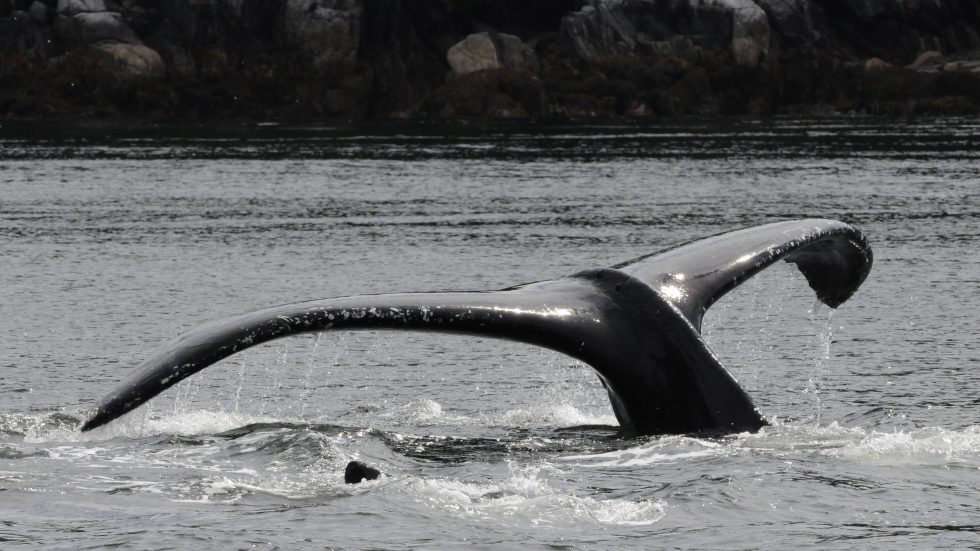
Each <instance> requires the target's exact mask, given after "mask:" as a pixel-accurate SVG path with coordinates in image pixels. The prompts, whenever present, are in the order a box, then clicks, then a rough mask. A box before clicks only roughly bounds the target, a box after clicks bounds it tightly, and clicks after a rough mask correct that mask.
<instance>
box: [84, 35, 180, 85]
mask: <svg viewBox="0 0 980 551" xmlns="http://www.w3.org/2000/svg"><path fill="white" fill-rule="evenodd" d="M89 55H90V56H91V58H92V60H93V61H95V63H96V64H97V65H98V66H99V67H100V68H102V69H103V70H105V71H106V72H108V73H110V74H112V75H113V76H115V77H117V78H119V79H121V80H136V79H154V78H161V77H163V76H164V75H165V74H166V67H164V65H163V59H161V58H160V54H158V53H157V52H156V51H155V50H152V49H150V48H147V47H146V46H143V45H141V44H119V43H116V44H98V45H96V46H94V47H92V48H91V49H90V50H89Z"/></svg>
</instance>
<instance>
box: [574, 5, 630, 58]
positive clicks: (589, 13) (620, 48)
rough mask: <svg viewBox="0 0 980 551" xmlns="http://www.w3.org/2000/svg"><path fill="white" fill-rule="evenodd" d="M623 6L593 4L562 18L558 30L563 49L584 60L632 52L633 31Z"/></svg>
mask: <svg viewBox="0 0 980 551" xmlns="http://www.w3.org/2000/svg"><path fill="white" fill-rule="evenodd" d="M627 3H628V2H626V1H622V0H617V1H608V2H606V1H596V2H593V3H592V4H591V5H589V6H586V7H584V8H582V9H581V10H579V11H578V12H575V13H573V14H570V15H568V16H566V17H564V18H563V19H562V21H561V27H560V29H559V37H560V40H561V42H562V45H563V46H564V48H565V49H566V50H568V51H570V52H572V53H574V54H575V55H576V56H578V57H579V58H581V59H587V60H588V59H597V58H600V57H604V56H608V55H612V54H618V53H627V52H632V51H633V48H634V47H635V46H636V29H635V28H634V27H633V24H632V23H631V22H630V19H629V18H628V17H626V14H625V13H624V9H623V8H624V4H627ZM637 3H638V2H637Z"/></svg>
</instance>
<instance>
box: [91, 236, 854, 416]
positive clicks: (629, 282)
mask: <svg viewBox="0 0 980 551" xmlns="http://www.w3.org/2000/svg"><path fill="white" fill-rule="evenodd" d="M780 259H785V260H787V261H789V262H793V263H795V264H796V265H797V266H798V267H799V268H800V270H801V271H802V272H803V274H804V275H805V276H806V278H807V281H808V282H809V283H810V286H811V287H812V288H813V289H814V290H815V291H816V293H817V297H818V298H819V299H820V300H821V301H823V302H824V303H826V304H828V305H829V306H832V307H836V306H838V305H840V304H841V303H842V302H844V301H845V300H846V299H847V298H848V297H850V296H851V295H852V294H853V293H854V291H856V290H857V288H858V287H859V286H860V284H861V282H863V281H864V278H865V277H866V276H867V274H868V272H869V270H870V268H871V263H872V255H871V250H870V247H869V246H868V244H867V242H866V240H865V239H864V237H863V235H861V233H860V232H859V231H858V230H856V229H855V228H853V227H851V226H849V225H847V224H844V223H841V222H836V221H831V220H801V221H789V222H778V223H775V224H767V225H763V226H757V227H752V228H747V229H744V230H738V231H734V232H728V233H725V234H721V235H717V236H713V237H708V238H705V239H702V240H698V241H694V242H691V243H687V244H684V245H680V246H678V247H674V248H672V249H669V250H667V251H663V252H661V253H657V254H653V255H647V256H644V257H641V258H638V259H636V260H633V261H630V262H626V263H623V264H620V265H617V266H615V267H614V268H602V269H597V270H588V271H584V272H580V273H577V274H573V275H571V276H567V277H563V278H559V279H555V280H549V281H542V282H537V283H531V284H527V285H521V286H517V287H513V288H509V289H504V290H500V291H487V292H461V293H415V294H390V295H362V296H355V297H343V298H333V299H326V300H320V301H312V302H304V303H298V304H290V305H285V306H280V307H275V308H270V309H267V310H261V311H258V312H253V313H250V314H245V315H242V316H238V317H235V318H231V319H228V320H224V321H221V322H216V323H212V324H209V325H206V326H203V327H200V328H198V329H195V330H193V331H191V332H189V333H187V334H185V335H183V336H181V337H179V338H178V339H177V340H175V341H174V342H173V343H171V344H170V345H168V346H166V347H165V348H164V349H162V350H161V351H160V352H158V353H157V354H156V355H154V356H153V357H151V358H150V359H148V360H147V361H146V362H144V363H143V364H142V366H140V368H139V369H137V370H136V372H135V373H133V374H132V376H130V377H129V378H127V379H126V380H125V381H123V382H122V383H121V384H120V385H119V386H118V387H117V388H116V389H115V390H114V391H113V392H112V393H110V394H109V395H108V396H107V397H105V398H104V399H103V400H102V401H101V402H100V404H99V406H98V407H97V409H96V410H95V411H94V412H93V413H92V414H91V415H90V416H89V418H88V420H87V421H86V423H85V425H84V426H83V427H82V430H90V429H92V428H95V427H98V426H100V425H103V424H105V423H108V422H109V421H111V420H113V419H115V418H117V417H119V416H121V415H123V414H125V413H127V412H129V411H131V410H133V409H135V408H136V407H139V406H140V405H141V404H143V403H145V402H146V401H147V400H149V399H150V398H152V397H153V396H156V395H157V394H159V393H160V392H162V391H164V390H166V389H167V388H169V387H170V386H172V385H174V384H176V383H177V382H179V381H181V380H182V379H184V378H186V377H188V376H190V375H192V374H194V373H196V372H198V371H200V370H202V369H204V368H205V367H207V366H209V365H212V364H214V363H215V362H217V361H219V360H221V359H223V358H225V357H228V356H230V355H232V354H234V353H236V352H238V351H241V350H244V349H246V348H248V347H250V346H254V345H256V344H259V343H262V342H266V341H270V340H273V339H277V338H280V337H285V336H288V335H294V334H298V333H307V332H320V331H327V330H337V329H342V330H357V329H403V330H404V329H407V330H413V331H438V332H446V333H460V334H473V335H483V336H490V337H497V338H503V339H510V340H516V341H521V342H526V343H530V344H535V345H538V346H543V347H547V348H551V349H554V350H557V351H559V352H563V353H565V354H568V355H569V356H572V357H575V358H577V359H580V360H582V361H584V362H585V363H587V364H589V365H591V366H592V367H593V368H594V369H595V370H596V372H597V374H598V375H599V378H600V379H601V380H602V382H603V384H604V386H605V387H606V389H607V390H608V392H609V398H610V401H611V402H612V406H613V409H614V411H615V413H616V417H617V418H618V419H619V422H620V424H621V426H622V428H623V430H624V431H626V432H627V433H640V434H684V433H699V432H700V433H704V432H708V433H730V432H741V431H753V430H757V429H758V428H760V427H762V426H763V425H765V421H764V420H763V418H762V417H761V415H760V414H759V413H758V411H757V410H756V409H755V407H754V406H753V404H752V401H751V400H750V399H749V397H748V396H747V395H746V394H745V392H744V391H743V390H742V389H741V388H740V387H739V386H738V384H737V383H736V382H735V381H734V379H732V377H731V375H730V374H729V373H728V372H727V371H726V370H725V369H724V367H722V366H721V364H720V363H719V362H718V360H717V359H716V358H715V357H714V355H713V354H712V353H711V351H710V349H708V347H707V345H706V344H705V342H704V340H703V339H702V338H701V335H700V325H701V318H702V316H703V313H704V311H705V310H706V309H707V308H708V307H709V306H710V305H711V304H713V303H714V302H715V301H716V300H717V299H718V298H720V297H721V296H722V295H724V294H725V293H726V292H728V291H729V290H731V289H733V288H734V287H736V286H737V285H738V284H739V283H741V282H743V281H745V280H746V279H748V278H749V277H751V276H752V275H754V274H755V273H757V272H758V271H760V270H761V269H763V268H765V267H766V266H769V265H771V264H772V263H774V262H776V261H777V260H780Z"/></svg>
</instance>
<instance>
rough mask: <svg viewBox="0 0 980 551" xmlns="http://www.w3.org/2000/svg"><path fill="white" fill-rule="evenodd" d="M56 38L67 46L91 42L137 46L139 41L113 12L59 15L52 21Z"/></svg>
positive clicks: (131, 30)
mask: <svg viewBox="0 0 980 551" xmlns="http://www.w3.org/2000/svg"><path fill="white" fill-rule="evenodd" d="M54 28H55V31H56V32H57V33H58V36H59V37H60V38H61V39H62V40H63V41H65V42H66V43H68V44H72V45H83V44H91V43H93V42H122V43H129V44H139V43H140V40H139V38H138V37H137V36H136V33H134V32H133V29H131V28H129V25H127V24H126V23H125V22H124V21H123V19H122V16H121V15H119V14H118V13H114V12H107V11H102V12H82V13H77V14H75V15H59V16H58V17H57V18H56V19H55V21H54Z"/></svg>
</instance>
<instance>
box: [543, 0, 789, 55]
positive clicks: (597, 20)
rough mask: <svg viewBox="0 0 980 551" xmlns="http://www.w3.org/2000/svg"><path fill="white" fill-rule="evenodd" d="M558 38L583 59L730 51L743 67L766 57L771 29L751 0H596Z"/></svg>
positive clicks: (563, 26)
mask: <svg viewBox="0 0 980 551" xmlns="http://www.w3.org/2000/svg"><path fill="white" fill-rule="evenodd" d="M560 37H561V41H562V44H563V46H564V47H565V49H566V50H567V51H570V52H572V53H574V54H575V55H576V56H578V57H579V58H581V59H585V60H591V59H598V58H601V57H604V56H609V55H613V54H622V53H632V52H634V51H639V52H641V53H647V54H655V55H657V54H659V55H681V56H687V55H690V54H692V53H696V52H699V51H702V50H717V49H727V50H730V51H731V53H732V54H733V56H734V57H735V60H736V62H737V63H739V64H740V65H746V66H754V65H756V64H757V63H758V62H759V61H761V60H763V59H765V58H766V57H767V56H768V53H769V39H770V30H769V24H768V21H767V19H766V13H765V12H764V11H763V10H762V8H760V7H759V5H758V4H756V3H755V2H754V1H753V0H594V1H593V3H592V4H591V5H589V6H586V7H585V8H583V9H581V10H580V11H578V12H575V13H573V14H570V15H568V16H566V17H565V18H564V19H563V20H562V23H561V29H560Z"/></svg>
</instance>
